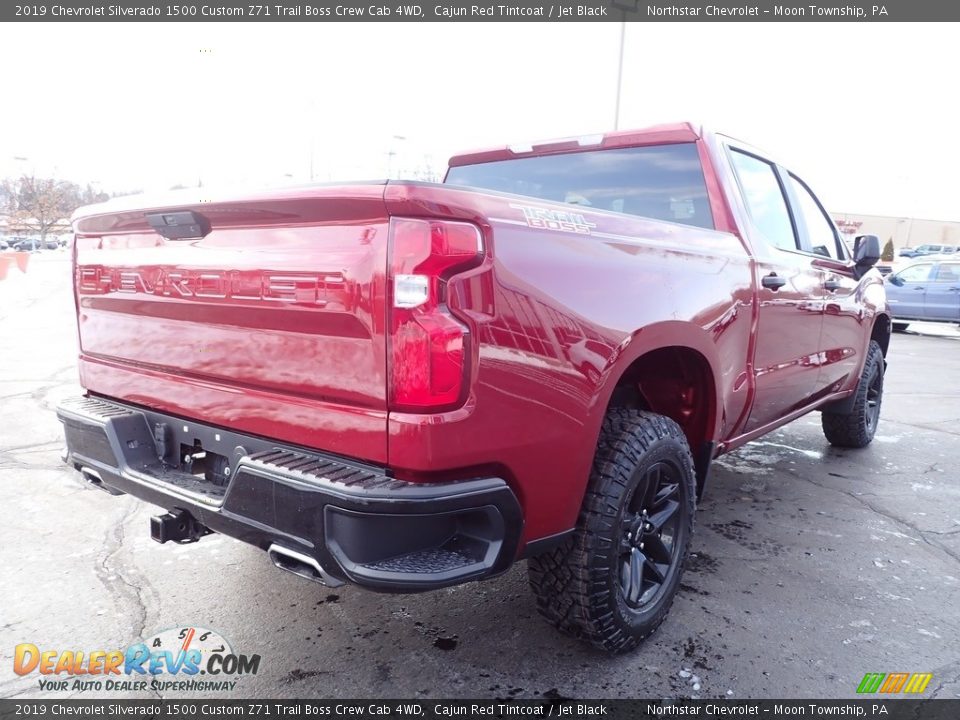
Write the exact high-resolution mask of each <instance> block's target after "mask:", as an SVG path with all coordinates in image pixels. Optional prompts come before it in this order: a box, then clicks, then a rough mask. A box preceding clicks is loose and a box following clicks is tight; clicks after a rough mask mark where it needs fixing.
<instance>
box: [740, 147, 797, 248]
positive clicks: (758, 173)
mask: <svg viewBox="0 0 960 720" xmlns="http://www.w3.org/2000/svg"><path fill="white" fill-rule="evenodd" d="M730 155H731V158H732V160H733V168H734V170H735V171H736V173H737V179H738V180H739V181H740V187H741V188H742V190H743V199H744V202H746V204H747V211H748V212H749V213H750V218H751V219H752V220H753V224H754V225H756V226H757V229H758V230H759V231H760V232H761V233H762V234H763V236H764V237H765V238H766V239H767V242H769V243H770V244H771V245H773V246H774V247H778V248H781V249H782V250H796V249H797V238H796V235H794V232H793V223H792V222H790V212H789V211H788V210H787V201H786V198H784V196H783V188H781V187H780V181H779V180H778V179H777V174H776V171H775V170H774V169H773V165H771V164H770V163H768V162H767V161H766V160H761V159H760V158H758V157H754V156H753V155H747V154H746V153H742V152H740V151H738V150H733V151H731V153H730Z"/></svg>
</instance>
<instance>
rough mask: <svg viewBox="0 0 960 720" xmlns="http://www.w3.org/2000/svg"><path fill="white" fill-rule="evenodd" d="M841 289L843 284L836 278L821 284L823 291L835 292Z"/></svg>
mask: <svg viewBox="0 0 960 720" xmlns="http://www.w3.org/2000/svg"><path fill="white" fill-rule="evenodd" d="M842 287H843V283H841V282H840V281H839V280H837V279H836V278H830V279H829V280H827V281H825V282H824V283H823V289H824V290H829V291H830V292H836V291H837V290H839V289H840V288H842Z"/></svg>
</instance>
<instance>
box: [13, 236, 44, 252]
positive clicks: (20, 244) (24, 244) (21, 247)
mask: <svg viewBox="0 0 960 720" xmlns="http://www.w3.org/2000/svg"><path fill="white" fill-rule="evenodd" d="M42 247H43V243H41V242H40V238H18V239H17V240H16V241H15V242H14V243H13V249H14V250H18V251H20V252H33V251H34V250H39V249H40V248H42Z"/></svg>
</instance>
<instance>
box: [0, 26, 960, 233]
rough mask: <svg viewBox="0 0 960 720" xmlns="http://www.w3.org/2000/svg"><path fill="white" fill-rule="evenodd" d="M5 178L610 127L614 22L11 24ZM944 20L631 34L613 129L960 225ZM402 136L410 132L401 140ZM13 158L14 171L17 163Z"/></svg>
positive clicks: (326, 158)
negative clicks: (737, 150) (717, 136)
mask: <svg viewBox="0 0 960 720" xmlns="http://www.w3.org/2000/svg"><path fill="white" fill-rule="evenodd" d="M0 36H2V42H0V68H2V71H0V72H2V76H3V98H4V102H3V112H2V119H0V177H5V176H9V175H13V174H17V173H19V172H21V171H31V170H33V171H36V172H38V173H56V174H57V175H58V176H61V177H65V178H68V179H71V180H75V181H79V182H87V181H93V182H96V183H99V185H100V187H102V188H103V189H104V190H107V191H118V190H132V189H143V190H148V191H149V190H165V189H167V188H169V187H170V186H172V185H176V184H184V185H196V184H197V182H198V181H199V180H201V179H202V181H203V184H204V185H205V186H224V185H243V186H245V187H255V186H258V185H276V184H278V183H284V182H304V181H308V180H309V177H310V166H311V162H310V158H311V147H312V154H313V167H314V178H315V179H316V180H318V181H324V182H326V181H328V180H340V179H343V180H349V179H363V178H372V177H384V176H386V174H387V172H388V163H389V162H390V159H389V158H390V155H389V153H391V152H393V153H396V155H395V156H394V157H393V161H392V162H393V167H392V170H393V171H394V174H396V171H398V170H413V169H415V168H416V167H417V166H419V165H421V164H422V163H423V162H424V161H425V160H427V161H430V162H432V164H433V165H434V166H435V167H437V168H438V169H440V170H442V169H443V168H445V166H446V160H447V158H448V157H449V156H450V155H451V154H452V153H455V152H458V151H460V150H464V149H471V148H476V147H484V146H488V145H503V144H507V143H513V142H520V141H528V140H537V139H544V138H550V137H557V136H566V135H579V134H589V133H596V132H602V131H605V130H610V129H612V127H613V122H614V104H615V95H616V76H617V53H618V44H619V39H620V26H619V24H617V23H595V24H582V25H574V24H539V23H515V24H487V23H471V24H467V23H464V24H454V23H450V24H440V23H423V24H415V23H397V24H388V23H385V24H374V23H363V24H346V23H332V24H322V23H303V24H294V23H275V24H263V25H260V24H240V23H238V24H212V23H196V24H177V25H173V24H169V25H165V24H152V23H144V24H132V23H127V24H121V23H105V24H94V23H77V24H32V25H23V24H18V25H16V26H15V27H14V26H12V25H7V26H6V27H4V28H3V29H2V30H0ZM957 40H958V37H957V28H956V26H955V25H951V24H948V23H944V24H940V25H922V24H852V23H851V24H839V23H837V24H828V23H795V24H789V23H781V24H766V23H763V24H761V23H742V24H736V23H726V24H721V23H677V24H664V23H650V24H644V23H633V24H630V25H628V27H627V33H626V50H625V58H624V82H623V98H622V105H621V118H620V126H621V128H629V127H643V126H645V125H650V124H655V123H661V122H672V121H677V120H693V121H696V122H702V123H704V124H706V125H709V126H710V127H711V128H713V129H715V130H719V131H722V132H725V133H728V134H731V135H734V136H736V137H739V138H742V139H743V140H746V141H748V142H750V143H751V144H753V145H756V146H759V147H761V148H764V149H766V150H767V151H768V152H770V153H771V154H772V155H773V156H774V157H776V158H777V159H779V160H780V161H781V162H783V163H784V164H786V165H788V166H789V167H790V168H791V169H793V170H795V171H796V172H797V174H799V175H800V176H801V177H803V178H804V179H805V180H807V182H808V183H809V184H810V185H811V186H812V187H813V188H814V190H815V191H816V192H817V193H818V194H819V195H820V196H821V198H822V200H823V201H824V203H825V204H826V205H827V207H828V208H829V209H830V210H831V211H833V212H860V213H871V214H873V213H875V214H885V215H905V216H907V215H908V216H914V217H928V218H937V219H947V220H960V180H958V168H960V140H958V135H957V126H958V118H960V112H958V111H960V99H958V97H960V96H958V93H957V84H956V82H957V75H958V69H960V50H958V42H957ZM395 136H399V137H400V138H404V139H397V137H395ZM16 158H25V159H19V160H18V159H16Z"/></svg>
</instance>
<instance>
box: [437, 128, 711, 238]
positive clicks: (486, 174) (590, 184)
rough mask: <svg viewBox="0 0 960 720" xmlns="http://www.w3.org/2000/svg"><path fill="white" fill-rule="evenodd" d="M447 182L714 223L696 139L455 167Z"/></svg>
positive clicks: (688, 221)
mask: <svg viewBox="0 0 960 720" xmlns="http://www.w3.org/2000/svg"><path fill="white" fill-rule="evenodd" d="M445 182H446V183H447V184H449V185H461V186H467V187H474V188H480V189H483V190H494V191H497V192H505V193H511V194H514V195H529V196H531V197H535V198H540V199H542V200H549V201H552V202H560V203H567V204H570V205H580V206H583V207H590V208H596V209H599V210H612V211H613V212H622V213H627V214H630V215H639V216H642V217H648V218H654V219H656V220H666V221H668V222H675V223H681V224H683V225H694V226H696V227H702V228H711V229H712V228H713V227H714V224H713V215H712V214H711V212H710V202H709V198H708V196H707V187H706V183H705V182H704V178H703V169H702V167H701V165H700V156H699V154H698V152H697V146H696V145H695V144H694V143H679V144H674V145H651V146H647V147H634V148H619V149H615V150H591V151H586V152H573V153H565V154H561V155H542V156H539V157H529V158H517V159H516V160H500V161H497V162H489V163H480V164H477V165H463V166H460V167H452V168H450V171H449V172H448V173H447V178H446V180H445Z"/></svg>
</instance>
